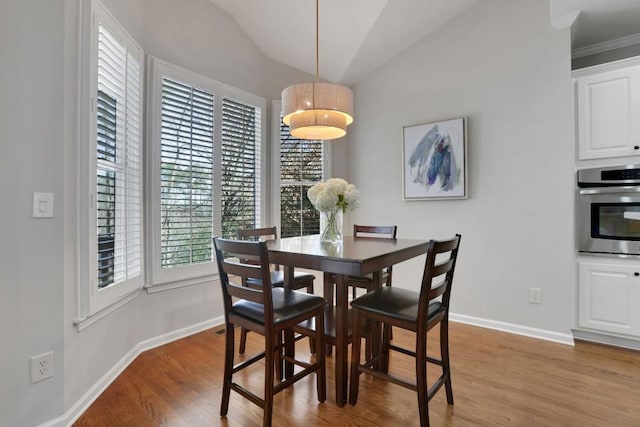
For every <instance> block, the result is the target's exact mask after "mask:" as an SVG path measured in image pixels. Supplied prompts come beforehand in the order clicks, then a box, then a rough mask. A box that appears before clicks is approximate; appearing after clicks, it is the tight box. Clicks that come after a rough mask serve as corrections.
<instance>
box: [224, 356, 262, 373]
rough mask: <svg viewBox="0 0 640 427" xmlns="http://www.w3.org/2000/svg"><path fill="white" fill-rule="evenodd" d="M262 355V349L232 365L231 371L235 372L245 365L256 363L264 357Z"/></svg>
mask: <svg viewBox="0 0 640 427" xmlns="http://www.w3.org/2000/svg"><path fill="white" fill-rule="evenodd" d="M264 356H265V352H264V351H263V352H260V353H258V354H256V355H255V356H252V357H251V358H250V359H247V360H243V361H242V362H240V363H238V364H236V365H234V366H233V370H232V371H231V372H232V373H234V374H235V373H236V372H238V371H240V370H242V369H244V368H246V367H247V366H249V365H252V364H254V363H256V362H257V361H258V360H261V359H264Z"/></svg>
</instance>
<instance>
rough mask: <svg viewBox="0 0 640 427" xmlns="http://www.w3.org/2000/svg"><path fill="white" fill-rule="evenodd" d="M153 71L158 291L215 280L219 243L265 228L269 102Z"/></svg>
mask: <svg viewBox="0 0 640 427" xmlns="http://www.w3.org/2000/svg"><path fill="white" fill-rule="evenodd" d="M150 66H151V74H152V79H153V84H152V89H151V94H150V103H149V106H150V108H151V112H152V114H151V120H150V128H149V134H150V135H151V138H150V140H149V164H150V174H149V186H148V188H149V193H150V194H151V202H152V205H151V206H152V208H151V223H152V226H151V229H150V230H151V231H150V241H151V244H152V247H151V251H150V254H151V256H150V258H149V263H150V265H151V271H152V279H151V284H150V286H149V289H150V291H153V290H152V287H153V286H155V285H168V286H169V287H175V286H183V285H188V284H194V283H201V282H202V281H203V280H208V279H209V278H210V277H211V276H212V275H213V274H214V272H215V268H214V267H213V265H212V262H213V258H212V257H213V250H212V249H213V247H212V244H213V237H214V236H216V235H221V236H224V237H232V236H235V232H236V229H238V228H245V227H258V226H260V224H261V218H262V199H261V197H260V195H261V193H262V191H263V188H262V181H261V178H260V177H261V170H262V166H261V162H262V160H261V159H262V149H263V148H262V145H263V144H262V119H261V117H262V111H263V110H264V104H265V102H264V99H262V98H259V97H256V96H254V95H250V94H247V93H245V92H242V91H240V90H237V89H233V88H230V87H229V86H226V85H223V84H221V83H218V82H216V81H214V80H211V79H209V78H206V77H204V76H200V75H198V74H195V73H192V72H189V71H186V70H183V69H180V68H178V67H175V66H173V65H171V64H168V63H166V62H163V61H161V60H158V59H156V58H152V59H151V60H150ZM161 288H162V287H158V288H156V289H161Z"/></svg>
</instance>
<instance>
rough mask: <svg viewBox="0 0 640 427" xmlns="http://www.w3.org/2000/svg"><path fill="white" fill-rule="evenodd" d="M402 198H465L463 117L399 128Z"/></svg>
mask: <svg viewBox="0 0 640 427" xmlns="http://www.w3.org/2000/svg"><path fill="white" fill-rule="evenodd" d="M402 155H403V157H402V164H403V174H404V176H403V181H402V182H403V198H404V200H429V199H465V198H467V182H466V138H465V119H464V118H458V119H452V120H444V121H440V122H434V123H425V124H421V125H416V126H405V127H404V128H403V148H402Z"/></svg>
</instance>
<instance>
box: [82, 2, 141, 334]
mask: <svg viewBox="0 0 640 427" xmlns="http://www.w3.org/2000/svg"><path fill="white" fill-rule="evenodd" d="M80 13H81V14H80V19H81V32H80V34H81V41H80V46H79V47H80V76H81V80H80V100H79V103H78V105H79V110H78V118H79V121H80V123H79V126H78V141H79V143H78V149H77V151H76V165H77V173H78V175H77V178H78V179H77V183H76V190H77V191H76V194H77V195H78V196H77V204H76V213H77V217H78V223H77V233H78V234H77V236H78V237H77V247H78V249H79V250H78V253H77V262H78V270H77V271H78V281H77V285H78V312H79V318H78V319H76V321H75V322H74V323H75V325H76V327H77V328H78V330H82V329H84V328H85V327H86V326H88V325H90V324H91V323H93V322H95V320H97V319H98V318H100V317H101V316H102V315H105V314H107V313H109V312H111V311H113V310H114V309H115V308H117V307H119V306H120V305H122V304H125V303H126V302H128V301H130V300H131V299H133V298H134V297H135V294H136V293H137V291H138V290H139V289H141V288H142V287H143V285H144V279H145V277H144V256H145V254H144V238H143V236H144V227H145V213H144V192H143V189H144V187H143V182H144V164H143V163H144V161H143V160H144V158H143V152H144V151H143V150H144V144H145V138H144V125H143V117H144V107H145V102H144V84H145V71H144V67H145V61H144V50H143V49H142V47H141V46H140V45H139V44H138V43H137V42H136V40H135V39H134V38H133V37H132V36H131V35H130V34H129V33H128V32H127V31H126V29H125V28H124V27H123V26H122V25H121V24H120V23H119V22H118V20H117V19H116V18H115V17H114V16H113V15H112V14H111V13H110V12H109V10H108V9H107V8H106V7H105V6H104V5H103V4H102V3H101V2H100V1H98V0H92V1H91V2H90V3H89V7H87V8H81V10H80ZM100 24H102V25H104V26H105V28H106V29H107V30H108V32H109V34H110V35H111V36H113V37H114V38H116V39H117V40H118V41H119V42H121V43H123V44H124V45H125V46H126V49H127V55H133V56H134V57H135V59H137V62H138V65H139V78H140V80H139V89H138V99H139V105H138V109H139V110H138V114H137V118H138V120H139V129H138V131H139V141H138V150H139V155H140V164H139V181H140V186H139V193H138V194H139V196H140V197H139V199H138V203H136V204H139V212H140V217H139V221H140V230H139V231H140V253H139V257H140V263H141V269H140V273H139V274H138V275H136V276H134V277H133V278H131V279H127V280H125V281H123V282H120V283H115V284H113V285H109V286H106V287H104V288H102V289H98V283H97V270H98V268H97V253H98V248H97V245H98V236H97V222H96V221H97V171H98V169H99V168H101V167H102V166H104V162H102V161H100V160H98V158H97V154H96V153H97V151H96V150H97V97H98V31H99V25H100ZM124 144H126V141H125V142H124ZM127 185H130V184H127ZM129 206H130V205H129V204H126V205H125V210H126V211H127V212H129V211H130V209H129ZM127 215H128V214H127Z"/></svg>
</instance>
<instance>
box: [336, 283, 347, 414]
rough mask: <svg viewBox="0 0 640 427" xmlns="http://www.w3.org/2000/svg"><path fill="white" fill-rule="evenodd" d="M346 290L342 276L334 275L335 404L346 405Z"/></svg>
mask: <svg viewBox="0 0 640 427" xmlns="http://www.w3.org/2000/svg"><path fill="white" fill-rule="evenodd" d="M348 294H349V292H348V289H347V286H346V285H345V283H344V276H342V275H339V274H338V275H336V356H335V371H336V372H335V376H336V404H337V405H338V406H344V405H345V403H347V349H348V343H347V337H348V327H349V325H348V310H349V301H348Z"/></svg>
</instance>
